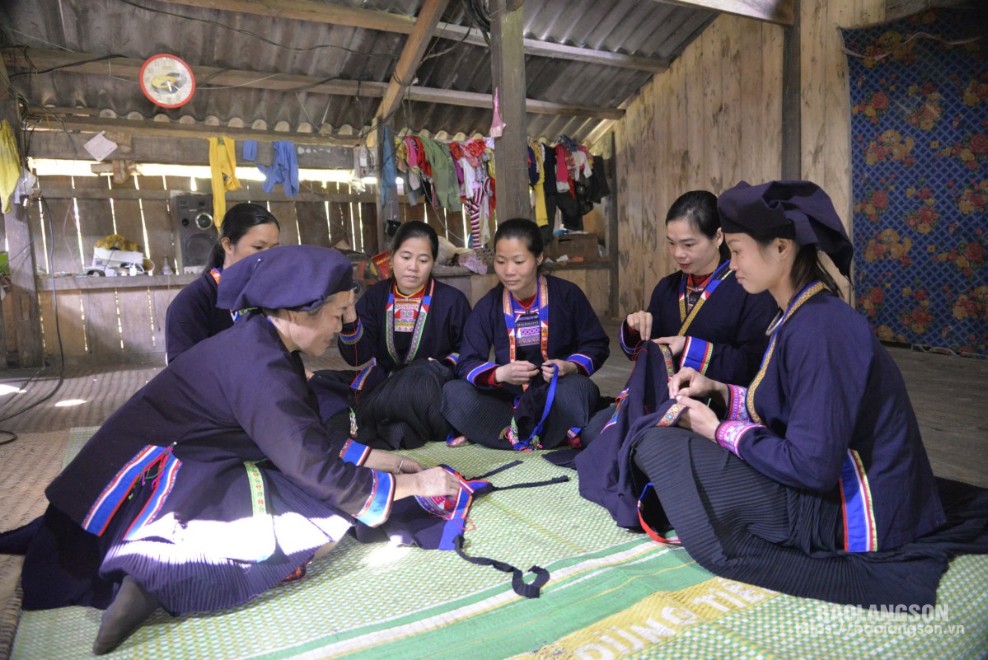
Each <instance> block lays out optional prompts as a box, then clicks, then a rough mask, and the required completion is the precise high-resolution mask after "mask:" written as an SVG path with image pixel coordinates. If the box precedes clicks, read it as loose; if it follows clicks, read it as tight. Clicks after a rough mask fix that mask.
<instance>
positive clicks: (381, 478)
mask: <svg viewBox="0 0 988 660" xmlns="http://www.w3.org/2000/svg"><path fill="white" fill-rule="evenodd" d="M394 492H395V478H394V475H393V474H391V473H390V472H382V471H380V470H374V490H373V492H372V493H371V496H370V498H368V501H367V504H366V505H364V509H363V510H362V511H361V512H360V513H358V514H357V515H356V516H354V518H356V519H357V520H359V521H360V522H362V523H364V524H365V525H367V526H368V527H377V526H378V525H380V524H381V523H383V522H384V521H385V520H387V519H388V516H389V515H390V514H391V502H392V501H394Z"/></svg>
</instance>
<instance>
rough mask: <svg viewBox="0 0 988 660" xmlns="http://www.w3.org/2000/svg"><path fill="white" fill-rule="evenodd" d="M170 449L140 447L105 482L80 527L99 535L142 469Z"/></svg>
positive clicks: (151, 446) (128, 492)
mask: <svg viewBox="0 0 988 660" xmlns="http://www.w3.org/2000/svg"><path fill="white" fill-rule="evenodd" d="M170 451H171V447H158V446H155V445H148V446H147V447H145V448H144V449H142V450H141V451H140V452H139V453H138V454H137V455H136V456H134V458H132V459H131V460H130V461H129V462H128V463H127V464H126V465H124V466H123V467H122V468H120V471H119V472H117V474H116V476H115V477H114V478H113V480H112V481H110V483H109V484H107V486H106V488H105V489H103V492H102V493H101V494H100V496H99V498H98V499H97V500H96V501H95V502H94V503H93V506H92V507H91V508H90V509H89V513H88V514H86V517H85V518H84V519H83V521H82V528H83V529H85V530H86V531H87V532H89V533H90V534H95V535H96V536H100V535H102V534H103V532H104V531H106V527H107V525H109V524H110V520H111V519H112V518H113V514H114V513H116V512H117V509H118V508H120V505H121V504H122V503H123V501H124V500H125V499H126V498H127V495H128V494H130V491H131V489H132V488H133V487H134V484H135V483H137V480H138V479H140V478H141V475H142V474H143V473H144V471H145V470H146V469H147V468H148V467H149V466H150V465H151V464H152V463H154V462H155V461H157V460H158V459H160V458H161V457H162V456H163V455H164V454H166V453H168V452H170Z"/></svg>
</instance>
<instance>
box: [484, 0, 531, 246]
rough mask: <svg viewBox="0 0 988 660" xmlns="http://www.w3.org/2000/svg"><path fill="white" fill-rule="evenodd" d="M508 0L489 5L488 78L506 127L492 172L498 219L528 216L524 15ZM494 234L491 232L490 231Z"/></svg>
mask: <svg viewBox="0 0 988 660" xmlns="http://www.w3.org/2000/svg"><path fill="white" fill-rule="evenodd" d="M509 5H511V6H516V5H520V3H519V2H509V0H494V1H493V2H492V3H491V6H492V8H493V10H494V15H493V16H492V17H491V78H492V79H493V82H494V89H493V90H492V92H493V93H494V95H495V99H497V102H499V104H500V115H501V121H502V122H504V124H505V127H504V131H503V133H502V135H501V137H499V138H496V139H495V141H494V175H495V177H496V193H495V194H496V196H497V209H496V214H497V220H498V222H502V221H504V220H508V219H509V218H531V217H532V207H531V204H530V202H529V196H528V166H527V162H528V160H527V158H528V149H527V130H526V121H525V119H526V118H525V49H524V44H523V37H524V35H523V34H522V28H523V27H524V15H523V13H522V9H521V8H520V6H519V7H517V8H516V9H514V10H511V9H509ZM492 235H493V232H492Z"/></svg>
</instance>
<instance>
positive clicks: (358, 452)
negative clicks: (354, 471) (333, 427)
mask: <svg viewBox="0 0 988 660" xmlns="http://www.w3.org/2000/svg"><path fill="white" fill-rule="evenodd" d="M370 451H371V450H370V447H368V446H367V445H362V444H360V443H359V442H357V441H356V440H354V439H353V438H350V439H349V440H347V441H346V443H345V444H344V445H343V449H342V451H340V458H341V459H343V462H344V463H353V464H354V465H363V464H364V461H366V460H367V457H368V456H369V455H370Z"/></svg>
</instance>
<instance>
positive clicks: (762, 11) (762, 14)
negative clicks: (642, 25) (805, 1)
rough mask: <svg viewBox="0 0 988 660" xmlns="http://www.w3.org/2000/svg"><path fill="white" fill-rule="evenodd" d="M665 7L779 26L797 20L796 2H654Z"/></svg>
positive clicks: (706, 0) (675, 0)
mask: <svg viewBox="0 0 988 660" xmlns="http://www.w3.org/2000/svg"><path fill="white" fill-rule="evenodd" d="M653 1H654V2H659V3H661V4H664V5H676V6H677V7H689V8H690V9H706V10H709V11H716V12H720V13H722V14H734V15H735V16H743V17H744V18H755V19H758V20H759V21H768V22H769V23H776V24H778V25H792V23H793V21H794V20H795V16H796V14H795V12H794V11H793V1H794V0H653Z"/></svg>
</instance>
